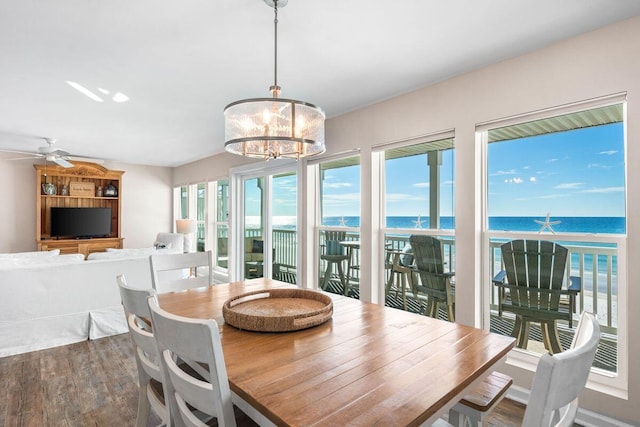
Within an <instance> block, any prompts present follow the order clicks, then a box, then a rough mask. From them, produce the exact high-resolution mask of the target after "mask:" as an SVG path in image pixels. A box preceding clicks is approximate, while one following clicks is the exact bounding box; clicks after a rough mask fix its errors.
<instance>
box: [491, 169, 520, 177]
mask: <svg viewBox="0 0 640 427" xmlns="http://www.w3.org/2000/svg"><path fill="white" fill-rule="evenodd" d="M516 173H517V172H516V170H515V169H509V170H507V171H503V170H499V171H498V172H495V173H492V174H490V175H489V176H500V175H515V174H516Z"/></svg>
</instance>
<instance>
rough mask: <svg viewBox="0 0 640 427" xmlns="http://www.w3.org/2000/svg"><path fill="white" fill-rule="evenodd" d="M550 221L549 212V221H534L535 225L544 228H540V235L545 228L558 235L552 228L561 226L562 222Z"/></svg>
mask: <svg viewBox="0 0 640 427" xmlns="http://www.w3.org/2000/svg"><path fill="white" fill-rule="evenodd" d="M549 219H550V218H549V212H547V219H545V220H544V221H538V220H537V219H534V220H533V221H534V222H535V223H537V224H540V225H541V226H542V227H540V231H538V233H542V232H543V231H544V229H545V228H548V229H549V231H550V232H551V233H552V234H556V232H555V231H553V228H551V226H552V225H557V224H560V223H561V222H562V221H550V220H549Z"/></svg>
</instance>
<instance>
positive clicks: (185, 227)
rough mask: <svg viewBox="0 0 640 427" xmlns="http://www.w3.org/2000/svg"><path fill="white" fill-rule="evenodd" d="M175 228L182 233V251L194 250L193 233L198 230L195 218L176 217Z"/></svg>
mask: <svg viewBox="0 0 640 427" xmlns="http://www.w3.org/2000/svg"><path fill="white" fill-rule="evenodd" d="M176 230H177V231H178V233H180V234H184V249H183V251H184V252H195V250H194V249H195V248H194V240H195V239H194V238H193V237H194V234H195V233H196V231H197V230H198V224H197V222H196V220H195V219H178V220H176Z"/></svg>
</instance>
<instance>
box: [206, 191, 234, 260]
mask: <svg viewBox="0 0 640 427" xmlns="http://www.w3.org/2000/svg"><path fill="white" fill-rule="evenodd" d="M209 191H211V192H212V193H213V194H210V197H209V200H211V202H212V203H215V204H214V205H213V210H212V213H213V214H212V215H211V218H212V219H213V222H212V224H211V228H210V230H211V232H210V241H211V242H212V245H211V246H212V249H213V248H215V249H214V261H213V263H214V265H215V266H216V267H218V268H221V269H224V270H227V269H228V266H229V181H228V180H226V179H221V180H219V181H212V182H210V183H209Z"/></svg>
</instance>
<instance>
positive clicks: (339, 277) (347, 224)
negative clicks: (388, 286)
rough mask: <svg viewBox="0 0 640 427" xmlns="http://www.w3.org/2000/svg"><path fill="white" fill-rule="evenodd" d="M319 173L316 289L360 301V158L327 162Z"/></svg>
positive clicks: (320, 166)
mask: <svg viewBox="0 0 640 427" xmlns="http://www.w3.org/2000/svg"><path fill="white" fill-rule="evenodd" d="M319 170H320V219H319V221H318V222H319V223H320V227H319V242H320V247H319V248H318V254H319V257H318V259H317V262H318V263H319V264H318V265H319V267H318V268H319V276H320V277H319V287H320V288H321V289H324V290H326V291H329V292H334V293H339V294H344V295H348V296H350V297H354V298H359V297H360V293H359V284H360V246H359V241H360V157H359V156H353V157H346V158H341V159H336V160H329V161H326V162H323V163H320V165H319Z"/></svg>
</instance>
